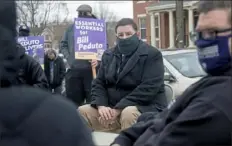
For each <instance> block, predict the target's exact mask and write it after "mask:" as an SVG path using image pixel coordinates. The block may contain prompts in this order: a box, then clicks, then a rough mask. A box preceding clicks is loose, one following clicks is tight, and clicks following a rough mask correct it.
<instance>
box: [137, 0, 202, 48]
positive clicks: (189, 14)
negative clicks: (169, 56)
mask: <svg viewBox="0 0 232 146" xmlns="http://www.w3.org/2000/svg"><path fill="white" fill-rule="evenodd" d="M197 2H198V1H184V23H185V25H184V30H185V40H184V42H185V46H186V47H193V46H194V45H193V43H192V42H191V41H190V38H189V32H191V31H193V30H194V27H195V25H196V22H197V19H198V15H197V13H196V11H195V10H196V4H197ZM175 8H176V4H175V1H161V0H156V1H154V0H153V1H133V9H134V20H135V22H136V23H137V25H138V27H139V31H140V32H141V36H140V37H141V39H142V40H144V41H146V42H147V43H149V44H151V45H153V46H156V47H158V48H174V47H175V46H176V41H175V40H176V38H177V37H178V34H177V33H176V16H175V15H176V14H175Z"/></svg>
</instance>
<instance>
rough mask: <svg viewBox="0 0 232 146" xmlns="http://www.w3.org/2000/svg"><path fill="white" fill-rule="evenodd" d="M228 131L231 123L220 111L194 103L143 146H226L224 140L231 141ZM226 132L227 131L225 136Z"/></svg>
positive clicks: (203, 104)
mask: <svg viewBox="0 0 232 146" xmlns="http://www.w3.org/2000/svg"><path fill="white" fill-rule="evenodd" d="M229 129H231V123H230V121H229V119H227V117H226V116H225V115H224V114H223V113H222V112H221V111H219V110H217V109H216V108H215V107H214V106H213V105H211V104H206V103H205V102H203V101H196V102H194V103H192V104H190V105H189V106H188V107H187V108H186V109H185V110H184V111H183V112H182V113H181V114H180V115H179V116H178V118H177V119H176V120H175V121H173V122H172V123H170V124H168V125H167V126H166V127H165V128H164V129H163V130H162V132H161V133H159V134H158V136H155V134H153V136H151V137H150V138H149V139H148V140H146V144H145V145H146V146H164V145H167V146H168V145H172V146H180V145H186V146H187V145H191V146H200V145H228V143H227V144H226V141H225V139H228V140H229V139H231V137H230V136H231V135H230V134H229V133H230V132H229ZM151 130H153V129H151ZM226 130H228V133H227V134H226V132H225V131H226Z"/></svg>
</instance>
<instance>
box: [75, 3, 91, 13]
mask: <svg viewBox="0 0 232 146" xmlns="http://www.w3.org/2000/svg"><path fill="white" fill-rule="evenodd" d="M77 11H78V12H90V13H92V7H91V6H90V5H86V4H83V5H80V6H79V7H78V8H77Z"/></svg>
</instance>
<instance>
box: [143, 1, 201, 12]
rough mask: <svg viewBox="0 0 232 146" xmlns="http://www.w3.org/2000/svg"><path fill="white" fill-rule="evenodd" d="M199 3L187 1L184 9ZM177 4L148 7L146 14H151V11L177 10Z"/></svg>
mask: <svg viewBox="0 0 232 146" xmlns="http://www.w3.org/2000/svg"><path fill="white" fill-rule="evenodd" d="M197 2H198V1H192V2H190V1H186V2H184V4H183V5H184V8H188V7H192V6H193V5H194V4H195V3H197ZM175 7H176V4H166V5H160V6H153V7H146V8H145V9H146V12H147V13H149V11H160V10H165V11H167V10H169V9H175Z"/></svg>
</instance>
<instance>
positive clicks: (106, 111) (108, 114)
mask: <svg viewBox="0 0 232 146" xmlns="http://www.w3.org/2000/svg"><path fill="white" fill-rule="evenodd" d="M98 113H99V115H100V117H101V118H102V120H105V121H108V120H111V119H112V118H113V116H114V115H113V112H112V109H111V108H110V107H105V106H99V107H98Z"/></svg>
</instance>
